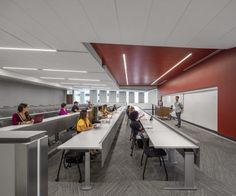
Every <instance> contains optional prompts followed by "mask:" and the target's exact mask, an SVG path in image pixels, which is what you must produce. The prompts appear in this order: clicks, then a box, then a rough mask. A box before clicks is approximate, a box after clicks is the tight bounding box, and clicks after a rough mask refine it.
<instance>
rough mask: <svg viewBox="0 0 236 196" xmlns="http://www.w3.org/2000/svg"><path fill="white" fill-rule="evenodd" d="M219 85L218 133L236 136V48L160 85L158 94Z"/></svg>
mask: <svg viewBox="0 0 236 196" xmlns="http://www.w3.org/2000/svg"><path fill="white" fill-rule="evenodd" d="M214 86H217V87H218V132H219V134H221V135H223V136H226V137H228V138H232V139H234V140H235V139H236V48H233V49H229V50H224V51H222V52H220V53H218V54H216V55H215V56H213V57H211V58H210V59H208V60H206V61H204V62H203V63H201V64H199V65H197V66H196V67H193V68H192V69H189V70H188V71H186V72H183V74H181V75H179V76H178V77H176V78H174V79H172V80H170V81H167V82H166V83H164V84H163V85H162V86H160V87H159V92H160V93H159V96H163V95H167V94H171V93H176V92H182V91H188V90H194V89H201V88H207V87H214Z"/></svg>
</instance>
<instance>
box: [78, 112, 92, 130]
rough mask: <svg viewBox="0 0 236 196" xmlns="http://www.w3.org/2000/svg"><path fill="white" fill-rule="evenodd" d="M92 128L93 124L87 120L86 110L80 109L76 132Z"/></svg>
mask: <svg viewBox="0 0 236 196" xmlns="http://www.w3.org/2000/svg"><path fill="white" fill-rule="evenodd" d="M93 128H94V126H93V125H92V123H91V122H90V121H89V119H88V117H87V111H86V110H81V112H80V116H79V120H78V122H77V125H76V130H77V131H78V132H83V131H88V130H90V129H93Z"/></svg>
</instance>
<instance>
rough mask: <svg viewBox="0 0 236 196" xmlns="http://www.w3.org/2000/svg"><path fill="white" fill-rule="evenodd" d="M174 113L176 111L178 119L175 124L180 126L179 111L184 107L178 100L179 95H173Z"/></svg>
mask: <svg viewBox="0 0 236 196" xmlns="http://www.w3.org/2000/svg"><path fill="white" fill-rule="evenodd" d="M175 101H176V102H175V113H176V117H177V120H178V123H177V124H176V125H175V126H177V127H178V128H180V126H181V112H182V111H183V109H184V107H183V104H182V103H180V102H179V96H176V97H175Z"/></svg>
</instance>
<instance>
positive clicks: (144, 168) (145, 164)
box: [143, 155, 148, 180]
mask: <svg viewBox="0 0 236 196" xmlns="http://www.w3.org/2000/svg"><path fill="white" fill-rule="evenodd" d="M147 160H148V156H147V155H146V159H145V163H144V167H143V180H144V174H145V170H146V166H147Z"/></svg>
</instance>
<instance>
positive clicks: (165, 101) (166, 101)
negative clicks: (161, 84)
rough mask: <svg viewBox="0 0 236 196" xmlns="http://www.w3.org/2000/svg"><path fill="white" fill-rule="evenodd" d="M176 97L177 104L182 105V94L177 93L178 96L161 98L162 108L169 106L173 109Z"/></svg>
mask: <svg viewBox="0 0 236 196" xmlns="http://www.w3.org/2000/svg"><path fill="white" fill-rule="evenodd" d="M176 96H179V102H181V103H182V104H183V105H184V95H183V93H178V94H172V95H166V96H164V97H162V101H163V106H165V107H170V106H171V105H173V107H174V103H175V97H176Z"/></svg>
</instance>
